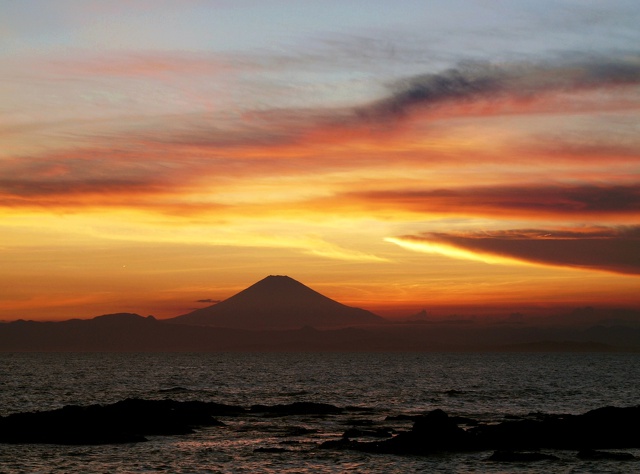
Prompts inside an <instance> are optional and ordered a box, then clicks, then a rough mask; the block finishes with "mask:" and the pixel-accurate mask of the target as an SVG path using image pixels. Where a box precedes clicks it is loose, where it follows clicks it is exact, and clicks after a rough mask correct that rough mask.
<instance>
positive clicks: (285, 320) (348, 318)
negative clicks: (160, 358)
mask: <svg viewBox="0 0 640 474" xmlns="http://www.w3.org/2000/svg"><path fill="white" fill-rule="evenodd" d="M169 321H171V322H174V323H180V324H193V325H201V326H217V327H227V328H238V329H292V328H300V327H303V326H312V327H316V328H319V327H345V326H353V325H362V324H379V323H384V322H385V320H384V319H383V318H381V317H380V316H377V315H375V314H373V313H371V312H369V311H366V310H364V309H360V308H353V307H350V306H346V305H343V304H341V303H338V302H337V301H334V300H332V299H331V298H327V297H326V296H323V295H321V294H320V293H318V292H317V291H314V290H312V289H311V288H309V287H308V286H305V285H303V284H302V283H300V282H299V281H296V280H294V279H293V278H290V277H288V276H283V275H271V276H268V277H266V278H264V279H263V280H260V281H259V282H257V283H254V284H253V285H251V286H250V287H248V288H246V289H245V290H242V291H241V292H240V293H237V294H235V295H234V296H232V297H230V298H228V299H226V300H224V301H221V302H220V303H217V304H214V305H212V306H208V307H206V308H202V309H198V310H195V311H193V312H191V313H188V314H184V315H182V316H178V317H176V318H172V319H171V320H169Z"/></svg>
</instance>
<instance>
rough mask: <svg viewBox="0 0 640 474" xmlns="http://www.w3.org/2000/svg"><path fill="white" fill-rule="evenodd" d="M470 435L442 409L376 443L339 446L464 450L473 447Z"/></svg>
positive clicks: (406, 451) (381, 449)
mask: <svg viewBox="0 0 640 474" xmlns="http://www.w3.org/2000/svg"><path fill="white" fill-rule="evenodd" d="M472 441H473V439H472V437H471V436H470V435H469V434H468V433H467V432H466V431H464V430H463V429H461V428H459V427H458V425H456V424H455V423H454V422H453V421H452V420H451V419H450V418H449V416H448V415H447V414H446V413H445V412H444V411H442V410H433V411H432V412H429V413H428V414H426V415H424V416H421V417H420V418H418V419H417V420H416V422H415V423H414V425H413V428H412V429H411V430H410V431H406V432H403V433H400V434H398V435H397V436H395V437H393V438H391V439H388V440H384V441H377V442H370V443H358V442H355V441H350V443H351V444H349V443H346V444H343V445H341V446H340V448H341V449H355V450H358V451H366V452H374V453H389V454H422V455H425V454H430V453H433V452H438V451H466V450H468V449H471V448H472Z"/></svg>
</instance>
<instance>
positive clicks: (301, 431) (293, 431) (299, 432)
mask: <svg viewBox="0 0 640 474" xmlns="http://www.w3.org/2000/svg"><path fill="white" fill-rule="evenodd" d="M317 432H318V430H316V429H311V428H305V427H304V426H288V427H287V428H286V429H285V432H284V433H283V434H282V436H305V435H308V434H311V433H317Z"/></svg>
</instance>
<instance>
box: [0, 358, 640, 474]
mask: <svg viewBox="0 0 640 474" xmlns="http://www.w3.org/2000/svg"><path fill="white" fill-rule="evenodd" d="M0 362H1V363H0V415H7V414H10V413H16V412H24V411H35V410H49V409H55V408H60V407H62V406H64V405H68V404H77V405H89V404H94V403H99V404H107V403H114V402H117V401H120V400H124V399H126V398H144V399H166V398H170V399H173V400H202V401H214V402H219V403H225V404H233V405H242V406H245V407H249V406H251V405H254V404H265V405H275V404H286V403H292V402H298V401H311V402H321V403H329V404H333V405H336V406H339V407H359V408H362V409H363V410H359V411H348V412H345V413H344V414H338V415H329V416H317V415H296V416H287V417H273V416H271V417H270V416H265V415H257V414H253V415H250V416H249V415H247V416H242V417H226V418H225V417H220V418H219V419H220V420H221V421H223V422H224V423H225V426H220V427H217V426H216V427H206V428H201V429H198V430H197V431H196V433H195V434H189V435H180V436H149V437H148V438H149V441H148V442H144V443H136V444H123V445H97V446H58V445H31V444H22V445H20V444H18V445H14V444H0V473H18V472H24V473H46V472H64V473H93V472H96V473H98V472H100V473H107V472H109V473H142V472H146V473H149V472H172V473H217V472H224V473H226V472H229V473H231V472H274V473H276V472H278V473H281V472H291V473H294V472H295V473H307V472H308V473H311V472H313V473H316V472H380V473H391V472H398V473H400V472H403V473H405V472H452V473H454V472H455V473H470V472H495V473H498V472H533V473H535V472H540V473H542V472H545V473H547V472H562V473H574V472H575V473H578V472H634V471H636V472H640V462H638V463H637V464H633V462H631V463H632V464H629V463H630V462H626V463H625V462H622V461H593V460H582V459H578V458H577V457H576V452H573V451H558V452H554V454H556V455H557V456H558V457H560V459H559V460H556V461H541V462H536V463H522V464H518V463H515V464H511V463H510V464H504V463H498V462H494V461H488V460H487V459H488V457H489V456H490V455H491V452H488V451H487V452H471V453H443V454H437V455H431V456H407V455H405V456H402V455H387V454H385V455H382V454H367V453H360V452H351V451H332V450H319V449H317V447H318V446H319V445H320V443H322V442H323V441H326V440H332V439H338V438H340V436H341V435H342V433H343V432H344V431H345V430H346V429H348V428H352V427H367V428H380V427H389V428H392V429H394V430H396V431H401V430H407V429H409V428H410V427H411V424H412V422H411V421H410V420H387V419H386V418H387V417H388V416H392V417H393V416H395V415H416V414H420V413H424V412H425V411H429V410H433V409H436V408H440V409H442V410H444V411H445V412H447V413H448V414H449V415H459V416H465V417H470V418H475V419H478V420H482V421H496V422H498V421H502V420H504V419H505V416H522V415H526V414H528V413H531V412H543V413H572V414H580V413H584V412H586V411H588V410H591V409H595V408H599V407H603V406H608V405H613V406H619V407H627V406H635V405H639V404H640V389H639V388H638V380H640V354H621V353H535V354H534V353H506V354H505V353H442V354H433V353H244V354H243V353H206V354H205V353H2V354H0ZM258 448H268V449H270V448H276V449H274V450H273V451H277V452H258V451H255V450H256V449H258ZM624 451H625V452H630V453H632V454H634V455H636V456H639V457H640V450H628V449H627V450H624Z"/></svg>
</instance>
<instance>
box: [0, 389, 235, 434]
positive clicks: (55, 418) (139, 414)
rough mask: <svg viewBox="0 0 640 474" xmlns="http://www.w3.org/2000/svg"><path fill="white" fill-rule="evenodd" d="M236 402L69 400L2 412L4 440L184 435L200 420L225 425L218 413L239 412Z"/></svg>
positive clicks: (0, 430)
mask: <svg viewBox="0 0 640 474" xmlns="http://www.w3.org/2000/svg"><path fill="white" fill-rule="evenodd" d="M241 411H243V409H242V408H241V407H234V406H231V405H222V404H218V403H206V402H198V401H192V402H177V401H173V400H141V399H126V400H123V401H120V402H117V403H114V404H111V405H89V406H78V405H67V406H65V407H63V408H60V409H58V410H50V411H41V412H33V413H16V414H13V415H9V416H6V417H1V418H0V442H3V443H49V444H87V445H88V444H116V443H134V442H140V441H146V436H149V435H160V436H167V435H182V434H188V433H192V432H193V429H194V428H196V427H201V426H220V425H222V424H223V423H221V422H220V421H218V420H217V419H215V418H214V416H218V415H223V414H224V415H232V414H238V413H240V412H241Z"/></svg>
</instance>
